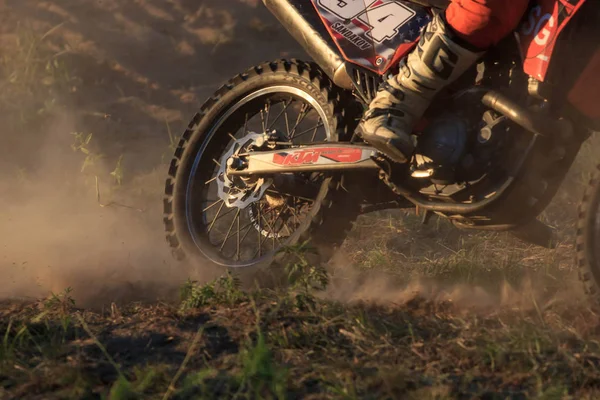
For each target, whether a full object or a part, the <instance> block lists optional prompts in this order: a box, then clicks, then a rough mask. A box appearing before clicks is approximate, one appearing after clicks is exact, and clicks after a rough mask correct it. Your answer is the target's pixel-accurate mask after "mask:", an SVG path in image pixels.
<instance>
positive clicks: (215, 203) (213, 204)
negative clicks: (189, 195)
mask: <svg viewBox="0 0 600 400" xmlns="http://www.w3.org/2000/svg"><path fill="white" fill-rule="evenodd" d="M221 201H223V199H219V200H217V201H215V202H214V203H212V204H211V205H210V206H208V207H206V208H205V209H204V210H202V212H203V213H204V212H207V211H208V210H210V209H211V208H213V207H214V206H216V205H217V204H219V202H221Z"/></svg>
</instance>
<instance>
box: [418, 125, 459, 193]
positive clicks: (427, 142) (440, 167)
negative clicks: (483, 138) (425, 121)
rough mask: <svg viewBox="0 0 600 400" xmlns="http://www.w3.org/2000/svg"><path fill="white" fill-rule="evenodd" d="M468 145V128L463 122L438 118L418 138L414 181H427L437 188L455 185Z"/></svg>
mask: <svg viewBox="0 0 600 400" xmlns="http://www.w3.org/2000/svg"><path fill="white" fill-rule="evenodd" d="M467 141H468V126H467V123H466V121H465V120H464V119H462V118H460V117H458V116H456V115H453V114H449V115H444V116H441V117H438V118H436V119H435V120H433V121H432V122H431V123H430V124H429V125H428V126H427V127H426V128H425V130H424V131H423V132H422V134H421V135H419V139H418V145H417V152H416V153H417V155H416V157H415V160H416V163H417V165H416V169H415V172H414V173H413V177H428V178H429V179H430V180H431V181H432V182H433V183H437V184H452V183H454V182H455V181H456V177H455V175H456V167H457V165H458V164H459V162H460V161H461V159H462V158H463V156H464V155H465V153H466V150H467Z"/></svg>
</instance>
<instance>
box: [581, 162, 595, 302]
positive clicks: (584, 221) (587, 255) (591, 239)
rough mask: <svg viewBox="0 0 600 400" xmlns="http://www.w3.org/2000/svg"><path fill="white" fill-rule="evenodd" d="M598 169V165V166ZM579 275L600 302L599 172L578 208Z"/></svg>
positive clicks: (585, 286) (591, 293) (589, 291)
mask: <svg viewBox="0 0 600 400" xmlns="http://www.w3.org/2000/svg"><path fill="white" fill-rule="evenodd" d="M598 170H599V171H600V166H598ZM577 261H578V265H579V277H580V279H581V281H582V282H583V284H584V288H585V291H586V293H587V294H588V295H590V296H592V297H593V298H594V300H596V301H597V302H599V304H600V174H599V173H598V171H597V173H596V176H595V177H594V178H593V179H592V180H591V181H590V185H589V187H588V189H587V191H586V194H585V196H584V198H583V201H582V203H581V208H580V210H579V226H578V230H577Z"/></svg>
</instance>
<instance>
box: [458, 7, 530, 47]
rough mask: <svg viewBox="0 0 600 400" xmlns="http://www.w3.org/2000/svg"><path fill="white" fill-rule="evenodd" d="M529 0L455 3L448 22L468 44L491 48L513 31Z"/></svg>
mask: <svg viewBox="0 0 600 400" xmlns="http://www.w3.org/2000/svg"><path fill="white" fill-rule="evenodd" d="M528 4H529V0H452V3H450V5H449V6H448V8H447V9H446V20H447V21H448V24H449V25H450V26H451V27H452V28H453V29H454V31H455V32H456V33H457V34H458V36H459V37H461V38H462V39H463V40H465V41H466V42H468V43H470V44H472V45H473V46H475V47H478V48H480V49H487V48H488V47H491V46H493V45H495V44H497V43H498V42H499V41H500V40H502V39H503V38H504V37H505V36H507V35H509V34H510V33H511V32H513V31H514V30H515V29H516V28H517V25H518V24H519V22H520V21H521V18H523V15H524V14H525V11H527V5H528Z"/></svg>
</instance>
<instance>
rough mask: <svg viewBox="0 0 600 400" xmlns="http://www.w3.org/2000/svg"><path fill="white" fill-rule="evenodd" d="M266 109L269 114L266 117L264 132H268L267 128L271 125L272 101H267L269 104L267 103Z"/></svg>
mask: <svg viewBox="0 0 600 400" xmlns="http://www.w3.org/2000/svg"><path fill="white" fill-rule="evenodd" d="M265 109H266V111H265V112H266V113H267V116H266V117H265V126H264V133H267V128H268V126H269V113H270V111H271V102H269V101H267V104H266V105H265Z"/></svg>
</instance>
